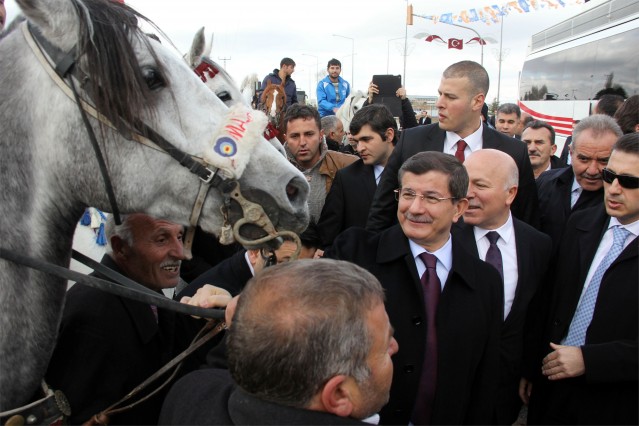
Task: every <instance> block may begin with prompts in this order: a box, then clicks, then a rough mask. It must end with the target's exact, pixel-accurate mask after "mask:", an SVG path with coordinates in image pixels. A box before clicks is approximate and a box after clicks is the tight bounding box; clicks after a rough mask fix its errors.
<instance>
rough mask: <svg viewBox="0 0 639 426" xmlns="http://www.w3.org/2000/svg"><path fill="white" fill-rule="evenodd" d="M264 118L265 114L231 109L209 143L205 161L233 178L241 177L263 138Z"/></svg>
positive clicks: (235, 107)
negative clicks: (209, 147) (209, 146)
mask: <svg viewBox="0 0 639 426" xmlns="http://www.w3.org/2000/svg"><path fill="white" fill-rule="evenodd" d="M266 123H267V118H266V115H264V113H262V112H260V111H255V110H253V109H251V108H249V107H247V106H244V105H242V104H236V105H233V106H232V107H231V108H230V109H229V113H228V115H227V116H226V119H225V120H224V122H223V123H222V125H221V126H220V130H219V133H218V134H217V135H215V137H213V139H212V140H211V148H212V149H210V150H207V151H206V152H205V153H204V155H203V156H202V157H203V158H204V160H205V161H206V162H207V163H209V164H211V165H213V166H215V167H217V168H220V169H222V170H224V171H225V172H226V173H227V175H230V176H232V177H234V178H236V179H237V178H239V177H240V176H242V173H243V172H244V169H245V168H246V165H247V164H248V162H249V160H250V158H251V154H252V153H253V150H254V149H255V147H256V146H257V144H258V143H261V142H262V141H263V140H264V138H263V136H262V134H263V133H264V129H265V128H266Z"/></svg>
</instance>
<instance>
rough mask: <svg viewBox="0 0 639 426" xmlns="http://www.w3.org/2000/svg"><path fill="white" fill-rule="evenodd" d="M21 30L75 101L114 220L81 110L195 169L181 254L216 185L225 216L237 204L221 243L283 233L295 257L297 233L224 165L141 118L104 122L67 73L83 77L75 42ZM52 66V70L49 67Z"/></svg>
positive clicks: (247, 242) (252, 242)
mask: <svg viewBox="0 0 639 426" xmlns="http://www.w3.org/2000/svg"><path fill="white" fill-rule="evenodd" d="M23 34H24V35H25V38H26V39H27V42H28V44H29V46H30V47H31V49H32V50H33V52H34V53H35V55H36V57H37V58H38V59H39V60H40V62H41V63H43V65H44V68H45V69H46V70H47V72H48V73H49V75H50V76H51V77H52V79H53V80H54V81H55V82H56V83H57V85H58V86H59V87H60V88H61V89H62V90H63V92H65V94H67V96H69V97H70V98H72V99H73V100H74V101H75V102H76V104H77V105H78V109H79V110H80V114H81V116H82V120H83V122H84V126H85V128H86V130H87V133H88V134H89V139H90V141H91V145H92V147H93V150H94V152H95V155H96V159H97V160H98V164H99V166H100V172H101V175H102V178H103V180H104V183H105V189H106V191H107V196H108V198H109V203H110V205H111V210H112V212H113V215H114V219H115V222H116V224H120V223H121V219H120V213H119V212H120V211H119V208H118V206H117V202H116V199H115V194H114V192H113V186H112V184H111V179H110V177H109V173H108V170H107V167H106V164H105V162H104V158H103V156H102V152H101V151H100V148H99V146H98V143H97V139H96V137H95V134H94V132H93V128H92V127H91V124H90V122H89V119H88V117H87V113H89V114H90V115H91V116H92V117H94V118H96V119H98V120H100V121H101V122H102V123H103V124H105V125H107V126H109V127H111V128H113V129H115V130H116V131H118V132H119V133H120V134H121V135H122V136H124V137H125V138H127V139H131V140H135V141H136V142H139V143H141V144H143V145H145V146H147V147H150V148H153V149H156V150H159V151H161V152H164V153H166V154H168V155H170V156H171V157H172V158H174V159H175V160H176V161H178V162H179V163H180V165H182V166H183V167H186V168H187V169H188V170H189V171H190V172H191V173H193V174H195V175H196V176H197V177H198V178H199V179H200V189H199V191H198V195H197V197H196V200H195V202H194V205H193V209H192V212H191V215H190V219H189V225H190V226H189V228H188V230H187V232H186V234H185V237H184V254H185V256H186V257H187V258H191V257H192V255H191V245H192V243H193V238H194V234H195V228H196V226H197V224H198V222H199V218H200V215H201V212H202V208H203V207H204V201H205V199H206V196H207V194H208V190H209V188H210V186H211V185H212V186H214V187H216V188H217V189H218V190H219V191H220V192H221V194H222V196H223V198H224V200H225V202H224V206H223V212H224V215H225V218H227V219H228V218H230V216H231V214H230V212H231V208H232V205H231V200H234V201H235V202H236V203H237V204H239V206H240V209H241V213H242V217H241V218H240V219H238V220H236V221H235V222H227V223H226V224H225V226H224V227H223V229H222V233H221V237H220V241H221V242H222V243H227V244H228V243H230V242H232V241H233V239H235V240H236V241H237V242H239V243H240V244H242V245H243V246H262V245H265V244H267V243H269V242H271V241H273V240H275V241H273V242H274V243H275V244H276V245H278V246H279V243H281V241H282V239H281V237H282V236H287V237H289V238H292V239H293V240H294V241H295V242H296V243H297V246H298V249H297V253H296V254H295V256H297V255H299V252H300V250H301V242H300V241H299V237H298V236H297V234H295V233H293V232H290V231H277V230H276V229H275V227H274V226H273V224H272V222H271V221H270V219H269V218H268V216H267V215H266V213H265V212H264V209H263V208H262V207H261V206H260V205H259V204H256V203H254V202H252V201H249V200H247V199H246V198H244V196H243V195H242V192H241V190H240V184H239V182H238V181H237V180H236V179H234V178H233V177H231V176H227V175H226V173H225V171H224V170H222V169H220V168H217V167H212V166H211V165H210V164H207V163H205V162H204V161H203V160H202V159H200V158H197V157H194V156H192V155H190V154H188V153H186V152H184V151H182V150H180V149H179V148H177V147H176V146H175V145H173V144H172V143H171V142H169V141H168V140H166V139H165V138H164V137H163V136H161V135H160V134H159V133H157V132H156V131H155V130H153V129H152V128H150V127H149V126H148V125H146V124H145V123H143V122H141V121H138V122H136V123H124V122H120V123H116V124H117V125H114V123H111V122H109V121H108V120H107V119H106V118H105V117H104V116H102V115H101V114H100V113H99V112H98V111H96V110H95V108H93V107H92V106H91V105H90V104H89V103H88V102H86V101H84V100H82V99H81V98H80V96H79V95H78V93H77V91H76V89H75V83H74V80H73V77H74V76H75V77H76V78H77V79H78V80H79V81H84V80H85V79H86V78H87V76H86V75H84V74H83V73H82V71H81V70H80V69H79V67H77V66H76V65H77V59H76V56H75V55H76V48H75V47H74V48H72V49H71V50H70V51H69V52H63V51H61V50H60V49H58V48H57V47H55V46H53V45H52V44H51V43H49V42H48V41H47V40H46V39H45V38H44V37H43V36H42V34H41V33H40V32H39V30H38V29H37V28H35V27H33V26H32V25H31V24H30V23H27V25H24V26H23ZM42 51H44V52H45V53H46V54H47V55H48V56H49V58H50V59H51V62H52V63H51V62H50V61H49V60H47V58H46V57H45V56H44V55H43V54H42ZM203 68H204V69H205V71H202V76H201V78H203V81H205V80H204V77H203V76H204V75H206V74H208V75H209V76H210V77H214V76H215V74H217V73H218V72H219V70H216V69H215V67H212V66H211V67H210V68H207V67H203ZM52 70H53V71H55V72H51V71H52ZM198 75H200V74H198ZM65 78H66V80H67V82H68V84H67V83H65V82H64V80H63V79H65ZM126 129H134V130H135V132H128V131H127V130H126ZM142 135H148V136H149V137H148V138H147V137H144V136H142ZM247 224H251V225H256V226H257V227H259V228H260V229H261V230H262V231H263V232H264V233H265V234H266V235H265V236H262V237H259V238H254V239H249V238H245V237H243V236H242V235H241V233H240V228H241V227H242V226H244V225H247Z"/></svg>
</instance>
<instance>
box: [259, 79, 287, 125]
mask: <svg viewBox="0 0 639 426" xmlns="http://www.w3.org/2000/svg"><path fill="white" fill-rule="evenodd" d="M261 103H262V109H263V111H264V112H265V113H266V114H267V115H268V116H269V117H270V119H271V121H273V120H276V122H278V121H279V120H277V118H279V116H280V114H281V113H282V112H283V111H284V109H285V107H286V92H285V91H284V82H283V81H282V83H281V84H273V83H271V82H270V81H269V82H268V83H267V85H266V88H264V91H263V92H262V97H261Z"/></svg>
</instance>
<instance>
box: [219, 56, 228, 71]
mask: <svg viewBox="0 0 639 426" xmlns="http://www.w3.org/2000/svg"><path fill="white" fill-rule="evenodd" d="M217 59H219V60H220V61H223V62H224V65H222V66H223V67H224V70H226V61H230V60H231V57H230V56H229V57H228V58H220V57H219V56H218V57H217Z"/></svg>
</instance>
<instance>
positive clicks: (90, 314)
mask: <svg viewBox="0 0 639 426" xmlns="http://www.w3.org/2000/svg"><path fill="white" fill-rule="evenodd" d="M182 235H183V228H182V226H181V225H178V224H175V223H172V222H168V221H165V220H161V219H155V218H152V217H150V216H147V215H144V214H132V215H128V216H124V217H123V222H122V225H119V226H117V227H116V226H115V224H114V221H113V217H112V216H110V217H109V219H108V220H107V226H106V236H107V241H108V244H109V248H108V254H106V255H105V256H104V258H103V259H102V264H103V265H106V266H107V267H110V268H111V269H114V270H116V271H117V272H119V273H121V274H123V275H125V276H126V277H128V278H130V279H133V280H135V281H137V282H139V283H140V284H142V285H144V286H146V287H148V288H150V289H152V290H155V291H157V292H158V293H159V292H161V290H162V289H166V288H172V287H175V286H176V285H177V283H178V279H179V274H180V263H181V261H182V260H183V259H184V252H183V245H182ZM228 299H230V297H227V298H226V300H227V301H228ZM194 304H196V305H197V302H196V301H194ZM220 306H223V305H220ZM203 325H204V324H203V321H201V320H195V319H193V318H191V317H187V316H184V315H178V314H175V313H174V312H171V311H166V310H163V309H158V308H156V307H155V306H151V305H149V304H145V303H142V302H137V301H133V300H129V299H126V298H123V297H120V296H115V295H112V294H109V293H105V292H103V291H101V290H98V289H94V288H90V287H85V286H83V285H80V284H76V285H74V286H73V287H72V288H71V289H70V290H69V292H68V294H67V299H66V303H65V306H64V312H63V315H62V323H61V325H60V333H59V337H58V342H57V345H56V348H55V350H54V353H53V357H52V359H51V362H50V363H49V367H48V370H47V373H46V380H47V383H48V384H49V385H50V386H51V387H53V388H54V389H59V390H61V391H62V392H63V393H64V394H65V395H66V396H67V398H68V400H69V403H70V405H71V416H70V418H69V421H70V423H71V424H81V423H84V422H85V421H88V420H90V419H91V418H92V416H93V415H94V414H97V413H99V412H101V411H102V410H104V409H106V408H107V407H109V406H110V405H111V404H113V403H115V402H117V401H119V400H120V399H121V398H123V397H124V396H125V395H126V394H128V393H129V392H130V391H131V390H133V389H134V388H135V387H136V386H138V385H139V384H141V383H142V382H143V381H144V380H146V379H147V378H149V377H150V376H151V375H152V374H153V373H155V372H156V371H157V370H159V369H160V368H161V367H162V366H163V365H164V364H166V363H167V362H168V361H170V360H171V359H172V358H174V357H175V356H176V355H178V354H179V353H180V352H182V351H183V350H184V349H186V348H187V347H188V346H189V344H190V341H191V340H192V339H193V337H194V336H195V334H196V333H197V332H198V331H199V329H200V328H201V327H202V326H203ZM205 353H206V352H205V349H204V350H202V351H200V352H199V353H198V354H199V355H200V356H199V357H193V356H192V357H191V358H189V359H187V361H186V364H185V365H183V367H182V370H181V373H185V372H188V371H190V370H193V369H195V368H197V367H198V366H199V364H200V363H201V362H203V360H204V357H203V356H204V354H205ZM148 393H149V391H148V390H147V391H144V392H143V393H142V394H141V396H144V395H147V394H148ZM165 395H166V390H163V391H160V392H159V393H158V394H156V395H154V396H152V397H151V398H150V399H149V400H147V401H145V402H144V403H142V404H140V405H137V406H135V407H133V408H132V409H130V410H127V411H124V412H122V413H119V414H115V415H113V416H112V417H111V418H110V424H129V425H130V424H139V425H142V424H156V423H157V420H158V416H159V413H160V408H161V406H162V400H163V398H164V396H165Z"/></svg>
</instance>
